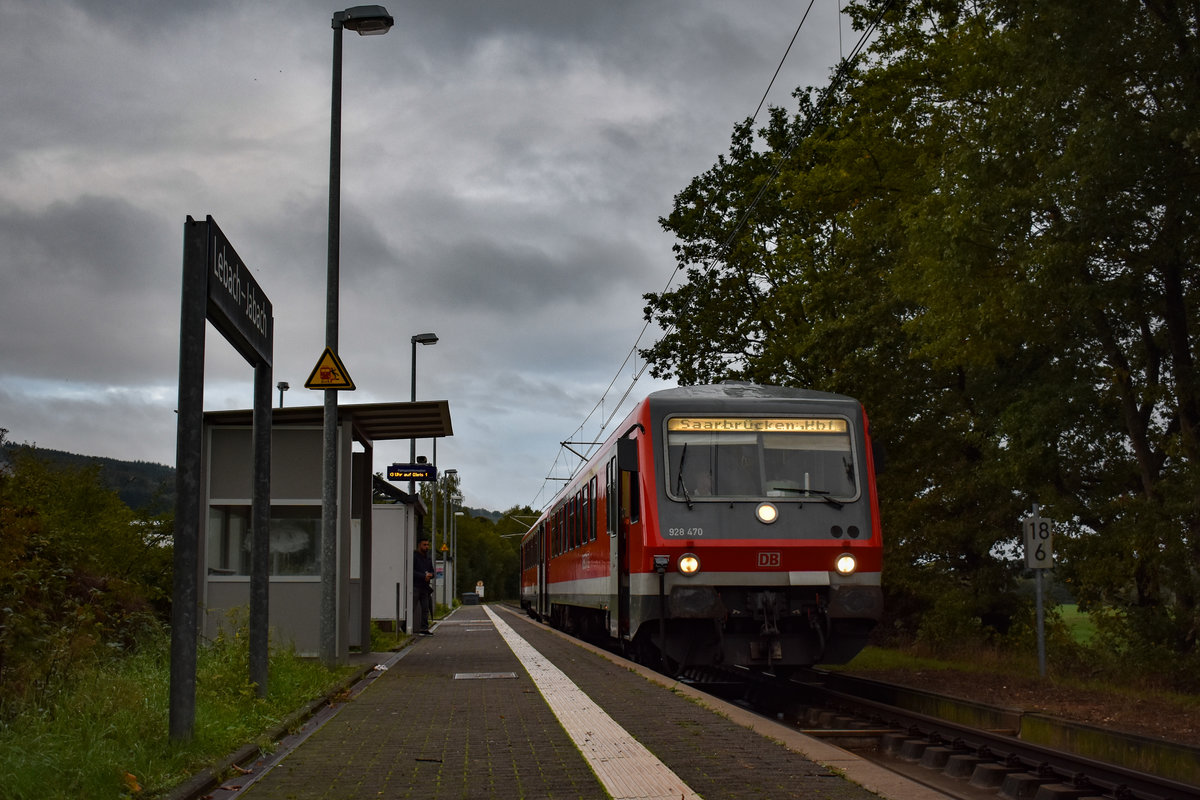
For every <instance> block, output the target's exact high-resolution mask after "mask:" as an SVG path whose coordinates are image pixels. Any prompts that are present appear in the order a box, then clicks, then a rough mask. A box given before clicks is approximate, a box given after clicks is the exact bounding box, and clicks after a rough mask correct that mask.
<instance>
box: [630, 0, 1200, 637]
mask: <svg viewBox="0 0 1200 800" xmlns="http://www.w3.org/2000/svg"><path fill="white" fill-rule="evenodd" d="M847 13H848V14H850V15H851V18H852V19H853V20H854V21H855V24H856V25H857V26H858V27H860V28H861V27H864V26H866V25H867V24H868V23H869V22H870V21H872V20H874V19H876V18H877V17H878V15H881V14H882V24H881V25H880V27H879V29H878V31H879V32H878V35H877V36H876V38H875V39H874V41H873V44H872V45H871V47H870V48H869V50H868V52H867V53H866V54H865V55H864V56H863V57H862V58H861V60H858V61H856V62H854V63H853V64H852V65H848V66H849V68H848V69H847V70H845V73H844V74H845V76H846V77H845V80H843V81H840V82H839V83H838V84H837V85H835V86H831V87H829V88H828V89H827V90H826V91H825V92H823V93H818V92H817V91H815V90H813V89H808V90H804V91H798V92H797V93H796V98H797V102H798V109H797V110H796V112H795V113H793V114H790V115H789V114H788V113H787V112H785V111H784V110H782V109H774V110H772V112H771V115H770V118H769V119H768V120H767V121H766V122H765V123H763V124H762V125H761V126H760V127H758V128H757V129H756V128H755V123H753V122H752V121H749V120H748V121H745V122H742V123H740V124H738V125H736V126H735V128H734V132H733V137H732V144H731V147H730V150H729V154H728V155H727V156H722V157H720V158H718V160H717V163H716V165H715V166H714V167H713V168H712V169H710V170H709V171H708V172H706V173H705V174H703V175H701V176H699V177H697V178H696V179H694V180H693V181H692V183H691V184H690V185H689V186H688V187H687V188H686V189H684V190H683V191H682V192H681V193H680V194H679V195H678V196H677V197H676V200H675V206H674V210H673V211H672V213H671V214H670V215H669V216H668V217H666V218H664V219H663V220H662V224H663V226H664V227H665V228H666V229H667V230H669V231H672V232H673V233H674V234H675V235H676V236H677V238H678V244H677V245H676V248H675V250H676V258H677V262H678V266H679V269H680V270H681V271H682V274H683V275H685V276H686V282H683V283H681V284H679V285H678V286H676V287H675V288H673V289H670V290H668V291H665V292H663V293H661V294H654V295H647V296H646V300H647V306H646V316H647V319H651V320H654V321H657V322H658V323H659V324H660V326H662V327H663V329H664V330H665V331H666V334H665V335H664V336H663V337H662V338H661V339H660V340H659V341H658V342H656V343H655V344H654V345H652V346H651V347H650V348H648V349H647V350H645V351H644V352H643V355H644V356H645V357H646V358H647V359H648V360H649V361H650V363H651V364H652V371H653V372H654V373H655V374H656V375H658V376H660V377H668V376H675V377H677V378H678V379H679V380H680V381H681V382H682V383H695V382H705V381H710V380H714V379H720V378H743V379H750V380H756V381H760V382H767V383H782V384H788V385H807V386H811V387H814V388H820V389H826V390H832V391H841V392H845V393H848V394H852V395H855V396H857V397H859V398H861V399H862V400H863V401H864V403H865V405H866V407H867V410H868V412H869V413H870V414H871V419H872V429H873V432H874V433H875V435H876V437H877V438H878V439H880V440H882V441H883V442H884V443H885V444H886V445H887V448H888V452H889V470H888V472H887V473H886V474H885V475H884V476H882V477H881V479H880V491H881V498H882V501H883V504H884V515H885V520H884V521H885V526H886V530H887V532H888V535H889V536H888V559H887V567H888V571H887V573H886V577H885V580H886V581H887V583H888V590H889V594H890V596H891V597H892V599H893V608H896V609H903V610H904V611H905V612H909V611H911V612H914V613H915V612H919V611H920V610H921V609H929V608H931V607H933V606H935V605H937V604H938V603H941V602H945V603H948V604H953V605H955V606H956V607H961V608H965V609H967V612H966V613H974V614H975V615H977V616H978V617H980V618H983V617H985V616H986V615H987V614H989V613H993V612H1002V613H1004V614H1006V615H1011V614H1012V613H1014V612H1015V611H1019V602H1018V601H1017V597H1016V594H1015V593H1014V592H1013V588H1014V580H1015V579H1016V577H1017V576H1018V573H1019V570H1018V569H1017V566H1016V564H1015V563H1014V562H1013V561H1012V560H1011V559H1006V558H1005V557H1004V555H1003V554H1004V552H1005V546H1009V549H1011V546H1012V545H1014V544H1015V543H1016V539H1017V536H1018V533H1019V527H1018V520H1019V518H1020V516H1021V515H1022V514H1023V513H1024V512H1025V510H1026V509H1028V508H1029V506H1030V503H1031V502H1040V503H1041V504H1042V506H1043V507H1044V509H1045V513H1046V514H1047V515H1048V516H1053V517H1055V518H1057V519H1060V520H1064V521H1066V522H1067V525H1068V533H1069V538H1068V539H1067V540H1066V541H1063V542H1061V547H1060V548H1059V552H1060V555H1061V558H1060V565H1061V572H1062V574H1063V575H1064V576H1065V577H1066V578H1067V579H1068V580H1069V581H1071V584H1072V586H1073V588H1074V591H1075V593H1076V596H1077V597H1078V599H1079V600H1080V602H1081V603H1083V604H1085V605H1087V606H1088V607H1091V608H1094V609H1104V610H1106V611H1108V612H1111V620H1110V622H1111V623H1112V627H1111V630H1112V631H1113V632H1114V634H1115V635H1116V637H1117V638H1116V639H1115V640H1114V641H1120V642H1123V643H1125V644H1127V645H1129V646H1130V647H1131V649H1138V650H1139V651H1141V652H1149V651H1151V650H1155V649H1157V650H1165V651H1169V652H1172V653H1176V654H1185V655H1186V654H1191V655H1192V656H1193V657H1200V647H1198V642H1197V632H1198V630H1200V573H1198V572H1197V564H1198V563H1200V483H1198V482H1197V478H1198V476H1197V474H1196V469H1197V456H1198V455H1200V452H1198V447H1200V396H1198V395H1200V384H1198V380H1197V375H1196V366H1195V347H1196V336H1197V323H1198V320H1197V291H1198V290H1200V285H1198V282H1197V278H1198V277H1200V276H1198V273H1197V257H1198V256H1200V252H1198V250H1200V233H1198V229H1197V216H1198V215H1200V186H1198V184H1200V168H1198V167H1200V164H1198V153H1197V148H1198V147H1200V118H1198V115H1200V106H1198V104H1197V99H1200V98H1198V97H1197V93H1198V91H1200V49H1198V45H1200V34H1198V25H1200V20H1198V19H1197V16H1196V15H1197V14H1198V13H1200V12H1198V11H1197V10H1196V9H1195V7H1194V6H1190V5H1187V4H1176V3H1166V2H1161V0H1146V1H1145V2H1135V0H1105V2H1099V0H1064V1H1063V2H1058V3H1028V2H1021V1H1020V0H973V1H970V2H968V1H967V0H913V1H912V2H907V3H905V2H878V1H876V2H871V1H870V0H858V2H853V3H851V4H849V6H848V7H847ZM905 616H906V617H909V618H916V617H911V616H909V615H908V614H907V613H906V614H905Z"/></svg>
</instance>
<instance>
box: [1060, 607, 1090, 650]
mask: <svg viewBox="0 0 1200 800" xmlns="http://www.w3.org/2000/svg"><path fill="white" fill-rule="evenodd" d="M1058 613H1059V615H1060V616H1061V617H1062V621H1063V623H1064V624H1066V626H1067V629H1068V630H1070V631H1071V636H1072V637H1073V638H1074V639H1075V641H1077V642H1079V643H1080V644H1091V643H1092V640H1093V639H1095V638H1096V624H1095V623H1094V622H1092V619H1091V617H1089V616H1088V614H1087V612H1086V611H1080V610H1079V607H1078V606H1076V605H1063V606H1059V607H1058Z"/></svg>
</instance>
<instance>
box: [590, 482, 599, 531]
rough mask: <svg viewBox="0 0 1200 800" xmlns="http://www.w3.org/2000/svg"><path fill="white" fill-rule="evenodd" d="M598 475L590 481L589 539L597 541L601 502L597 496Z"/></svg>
mask: <svg viewBox="0 0 1200 800" xmlns="http://www.w3.org/2000/svg"><path fill="white" fill-rule="evenodd" d="M596 483H597V479H596V476H595V475H593V476H592V479H591V480H590V481H588V500H589V502H588V539H589V541H593V542H594V541H596V506H597V505H599V503H600V498H598V497H597V496H596Z"/></svg>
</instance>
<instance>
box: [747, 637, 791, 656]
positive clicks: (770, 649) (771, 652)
mask: <svg viewBox="0 0 1200 800" xmlns="http://www.w3.org/2000/svg"><path fill="white" fill-rule="evenodd" d="M750 659H751V660H752V661H766V662H768V663H771V662H775V661H780V660H782V659H783V642H781V641H779V638H778V637H775V636H764V637H761V638H758V639H751V640H750Z"/></svg>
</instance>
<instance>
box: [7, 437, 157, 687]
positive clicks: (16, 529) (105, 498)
mask: <svg viewBox="0 0 1200 800" xmlns="http://www.w3.org/2000/svg"><path fill="white" fill-rule="evenodd" d="M2 438H3V437H2V434H0V439H2ZM165 525H167V523H166V522H165V521H163V520H151V519H147V518H144V517H139V516H138V515H137V514H135V513H134V512H133V511H131V510H130V509H129V507H128V506H126V505H125V504H124V503H122V502H121V501H120V499H119V498H118V497H117V495H116V493H115V492H113V491H112V490H110V489H106V488H104V487H103V486H102V485H101V480H100V475H99V467H90V468H60V469H52V468H50V467H49V466H48V465H47V464H46V463H44V462H42V461H40V460H39V459H38V458H37V454H36V451H35V450H33V449H32V448H21V449H18V450H16V451H12V462H11V463H10V464H9V466H8V467H7V468H6V469H3V470H0V695H2V696H3V697H4V698H6V699H7V700H8V701H9V702H14V703H19V702H20V701H22V700H23V699H25V698H28V697H31V696H36V695H37V694H38V693H40V692H44V691H46V690H47V689H48V688H49V687H50V686H51V685H52V684H53V683H54V681H55V680H57V679H61V678H62V677H64V676H66V675H69V674H70V673H71V671H72V669H73V668H74V667H75V666H76V665H77V664H78V663H80V662H83V661H87V660H89V659H96V658H104V657H106V656H107V655H108V654H112V653H119V652H122V651H124V650H127V649H129V648H132V647H134V646H136V644H137V640H138V637H139V635H140V634H141V633H142V632H143V631H144V630H145V629H146V628H147V626H156V625H158V624H161V622H162V620H164V619H165V618H166V617H167V616H168V615H169V602H168V600H169V596H170V595H169V591H170V586H171V569H170V566H171V549H170V548H169V547H166V546H164V544H163V542H164V539H165V538H166V537H167V536H168V535H169V531H164V526H165ZM168 527H169V526H168ZM156 612H157V613H156Z"/></svg>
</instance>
